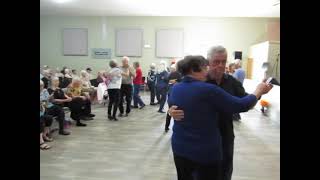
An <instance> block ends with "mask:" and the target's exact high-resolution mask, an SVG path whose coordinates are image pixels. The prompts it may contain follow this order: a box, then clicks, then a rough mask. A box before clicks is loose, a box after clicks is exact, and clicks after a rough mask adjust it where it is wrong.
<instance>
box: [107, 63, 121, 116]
mask: <svg viewBox="0 0 320 180" xmlns="http://www.w3.org/2000/svg"><path fill="white" fill-rule="evenodd" d="M109 66H110V68H111V70H110V71H109V73H108V76H109V77H110V82H109V84H108V94H109V105H108V119H109V120H115V121H117V120H118V119H117V117H116V113H117V110H118V106H119V102H120V88H121V82H122V75H121V72H122V71H121V70H120V68H119V67H118V64H117V62H116V60H111V61H110V63H109ZM112 108H113V109H112ZM112 110H113V111H112Z"/></svg>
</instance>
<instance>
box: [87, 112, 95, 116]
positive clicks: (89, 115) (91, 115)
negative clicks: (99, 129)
mask: <svg viewBox="0 0 320 180" xmlns="http://www.w3.org/2000/svg"><path fill="white" fill-rule="evenodd" d="M86 116H88V117H95V116H96V115H94V114H91V113H90V114H88V115H86Z"/></svg>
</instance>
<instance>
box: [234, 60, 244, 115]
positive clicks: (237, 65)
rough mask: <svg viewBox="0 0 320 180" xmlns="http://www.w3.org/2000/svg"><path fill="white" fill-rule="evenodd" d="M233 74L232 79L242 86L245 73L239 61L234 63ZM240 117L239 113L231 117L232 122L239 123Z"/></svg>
mask: <svg viewBox="0 0 320 180" xmlns="http://www.w3.org/2000/svg"><path fill="white" fill-rule="evenodd" d="M234 69H235V70H234V73H233V77H234V78H236V79H237V80H238V81H240V82H241V84H243V81H244V79H245V78H246V72H245V71H244V70H243V69H242V68H241V60H240V59H236V60H235V62H234ZM240 119H241V116H240V114H239V113H236V114H234V115H233V120H235V121H240Z"/></svg>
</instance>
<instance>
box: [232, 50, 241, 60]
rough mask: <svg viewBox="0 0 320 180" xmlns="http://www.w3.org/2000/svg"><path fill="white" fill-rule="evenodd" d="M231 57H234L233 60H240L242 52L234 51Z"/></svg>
mask: <svg viewBox="0 0 320 180" xmlns="http://www.w3.org/2000/svg"><path fill="white" fill-rule="evenodd" d="M233 55H234V59H240V60H242V51H235V52H234V53H233Z"/></svg>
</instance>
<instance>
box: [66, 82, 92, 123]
mask: <svg viewBox="0 0 320 180" xmlns="http://www.w3.org/2000/svg"><path fill="white" fill-rule="evenodd" d="M67 95H68V97H71V98H72V101H71V102H70V103H69V108H70V109H71V118H72V119H74V120H75V121H77V126H86V124H83V123H81V122H80V119H83V120H93V117H94V116H95V115H94V114H91V101H90V97H88V95H86V94H85V93H84V92H83V90H82V83H81V80H80V79H78V78H74V79H73V80H72V83H71V86H70V87H69V88H68V91H67Z"/></svg>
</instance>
